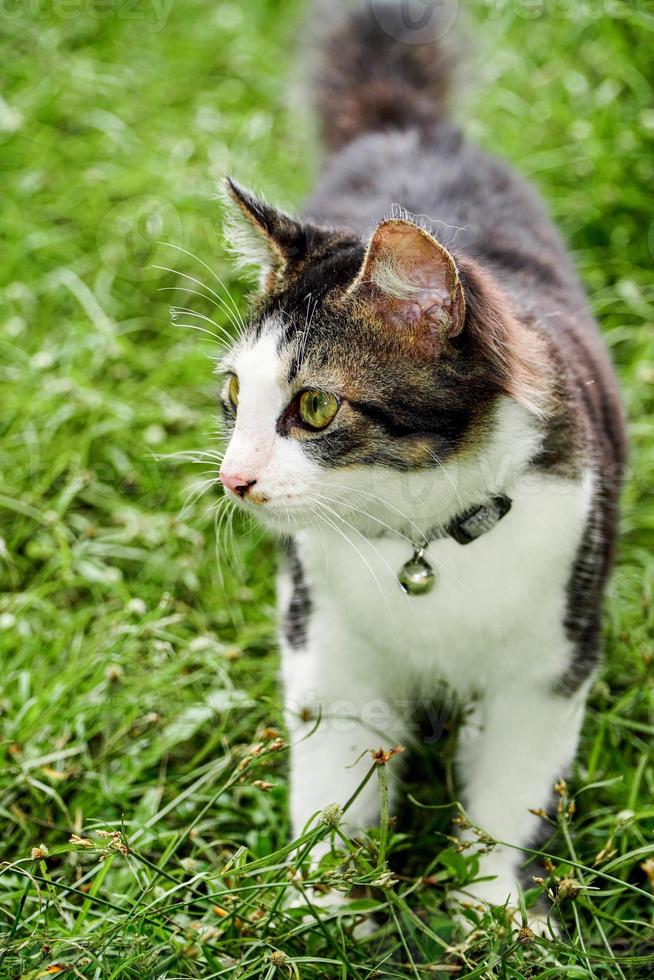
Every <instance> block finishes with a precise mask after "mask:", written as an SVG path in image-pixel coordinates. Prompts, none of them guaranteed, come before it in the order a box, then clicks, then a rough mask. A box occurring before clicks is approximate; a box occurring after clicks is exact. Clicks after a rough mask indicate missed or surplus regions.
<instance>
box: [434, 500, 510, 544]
mask: <svg viewBox="0 0 654 980" xmlns="http://www.w3.org/2000/svg"><path fill="white" fill-rule="evenodd" d="M511 504H512V501H511V500H510V499H509V497H505V496H504V495H503V494H501V495H499V496H497V497H493V498H492V499H491V500H489V501H488V503H487V504H482V505H481V507H473V508H472V509H471V510H469V511H467V512H466V513H465V514H463V515H462V516H461V517H456V518H455V519H454V520H453V521H452V523H451V524H450V525H449V527H448V529H447V533H448V534H449V536H450V537H451V538H454V540H455V541H458V543H459V544H471V543H472V542H473V541H476V540H477V538H480V537H481V536H482V535H483V534H488V532H489V531H492V530H493V528H494V527H495V525H496V524H499V522H500V521H501V520H502V518H503V517H506V515H507V514H508V513H509V511H510V510H511Z"/></svg>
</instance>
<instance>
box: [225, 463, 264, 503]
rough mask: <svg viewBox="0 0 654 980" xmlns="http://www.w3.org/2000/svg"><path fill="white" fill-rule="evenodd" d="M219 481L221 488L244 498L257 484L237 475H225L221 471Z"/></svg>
mask: <svg viewBox="0 0 654 980" xmlns="http://www.w3.org/2000/svg"><path fill="white" fill-rule="evenodd" d="M220 479H221V480H222V483H223V486H225V487H226V488H227V489H228V490H231V491H232V493H235V494H236V496H237V497H244V496H245V495H246V493H247V492H248V490H250V489H251V488H252V487H253V486H254V485H255V483H256V482H257V481H256V480H248V478H247V477H246V476H240V474H238V473H229V472H227V473H225V472H224V471H223V470H221V471H220Z"/></svg>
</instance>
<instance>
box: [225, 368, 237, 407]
mask: <svg viewBox="0 0 654 980" xmlns="http://www.w3.org/2000/svg"><path fill="white" fill-rule="evenodd" d="M227 397H228V399H229V403H230V405H231V406H232V408H236V406H237V405H238V378H237V377H236V375H235V374H233V375H232V376H231V378H230V379H229V385H228V386H227Z"/></svg>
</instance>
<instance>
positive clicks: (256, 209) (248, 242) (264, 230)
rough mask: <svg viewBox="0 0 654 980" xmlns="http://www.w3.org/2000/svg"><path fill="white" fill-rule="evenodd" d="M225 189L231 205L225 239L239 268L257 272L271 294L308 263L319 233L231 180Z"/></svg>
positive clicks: (226, 182) (227, 180) (261, 285)
mask: <svg viewBox="0 0 654 980" xmlns="http://www.w3.org/2000/svg"><path fill="white" fill-rule="evenodd" d="M223 187H224V191H225V197H226V200H227V204H228V210H227V220H226V223H225V237H226V239H227V241H228V243H229V246H230V249H231V251H232V253H233V254H234V256H235V257H236V261H237V264H238V265H239V267H241V268H245V269H252V270H254V271H255V272H256V274H257V275H258V281H259V285H260V287H261V289H262V290H264V291H268V290H272V289H274V288H275V286H276V285H278V284H279V283H280V282H281V281H282V280H283V279H284V278H285V277H287V276H289V275H290V274H292V271H293V269H294V268H297V267H299V266H300V265H301V264H302V263H303V262H304V261H305V259H306V258H307V256H308V254H309V250H310V247H311V243H312V241H313V240H314V239H315V237H316V233H317V232H318V231H320V229H317V228H314V227H313V226H312V225H307V224H303V223H301V222H299V221H296V220H295V218H292V217H290V215H288V214H286V213H285V212H284V211H280V210H279V209H278V208H275V207H273V206H272V205H271V204H268V203H267V202H266V201H263V200H261V199H260V198H258V197H256V196H255V195H254V194H252V193H250V191H247V190H245V188H244V187H241V186H240V184H237V183H236V181H235V180H232V178H231V177H226V178H225V181H224V184H223Z"/></svg>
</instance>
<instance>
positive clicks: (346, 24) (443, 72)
mask: <svg viewBox="0 0 654 980" xmlns="http://www.w3.org/2000/svg"><path fill="white" fill-rule="evenodd" d="M326 2H329V0H323V4H324V3H326ZM333 6H336V7H337V8H338V7H340V4H339V3H338V2H337V3H336V4H334V5H333ZM333 6H332V10H333ZM457 7H458V4H456V3H455V2H454V0H452V2H450V0H421V2H420V3H416V2H414V0H365V4H364V6H362V7H359V9H356V10H354V11H353V12H350V13H345V14H343V12H342V9H341V11H340V15H339V14H338V13H337V14H336V20H335V21H334V15H333V14H331V15H330V18H331V20H332V23H331V24H330V25H329V26H328V27H327V28H326V29H325V30H324V31H323V34H322V38H321V40H320V45H319V51H318V53H317V59H316V60H317V67H316V68H315V69H314V71H313V76H314V82H315V102H316V107H317V109H318V113H319V115H320V119H321V122H322V130H323V136H324V139H325V142H326V144H327V146H328V148H329V149H331V150H336V149H339V148H340V147H342V146H344V145H346V144H347V143H350V142H351V141H352V140H354V139H356V137H357V136H360V135H361V134H363V133H367V132H375V131H383V130H388V129H409V128H426V127H429V126H431V125H433V123H435V122H436V121H437V120H438V119H440V118H441V116H442V115H443V114H444V111H445V107H446V103H447V98H448V93H449V88H450V76H451V70H452V62H453V53H452V48H451V46H450V44H449V39H448V34H449V33H450V30H451V28H452V26H453V24H454V21H455V19H456V13H457ZM323 9H325V8H324V7H323ZM321 13H322V10H320V9H319V11H318V14H319V16H320V14H321Z"/></svg>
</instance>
